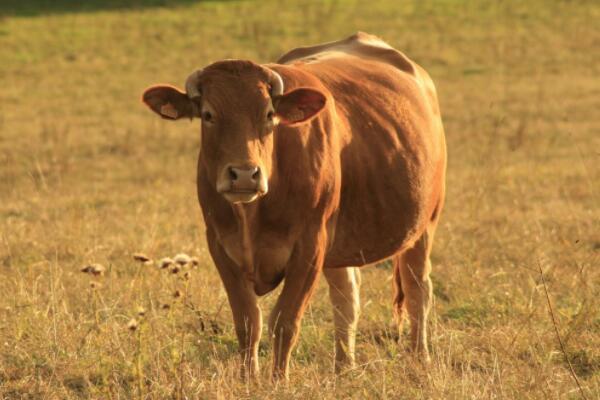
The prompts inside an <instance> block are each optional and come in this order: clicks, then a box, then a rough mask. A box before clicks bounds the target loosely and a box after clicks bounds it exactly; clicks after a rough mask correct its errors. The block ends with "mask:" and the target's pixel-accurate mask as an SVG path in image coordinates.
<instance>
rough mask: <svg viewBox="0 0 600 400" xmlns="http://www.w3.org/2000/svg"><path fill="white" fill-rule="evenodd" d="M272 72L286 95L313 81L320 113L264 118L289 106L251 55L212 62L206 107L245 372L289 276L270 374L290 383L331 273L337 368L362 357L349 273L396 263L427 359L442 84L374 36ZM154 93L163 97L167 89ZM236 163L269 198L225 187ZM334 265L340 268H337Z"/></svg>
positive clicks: (402, 297)
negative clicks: (297, 350) (261, 178)
mask: <svg viewBox="0 0 600 400" xmlns="http://www.w3.org/2000/svg"><path fill="white" fill-rule="evenodd" d="M266 67H268V68H270V69H272V70H274V71H276V72H277V73H278V74H279V75H280V76H281V77H282V79H283V82H284V87H285V91H286V93H290V92H292V91H294V90H295V89H299V88H308V89H310V92H306V93H308V94H307V95H306V96H304V95H303V94H302V92H297V93H300V95H299V96H300V97H302V99H304V100H303V101H305V102H307V103H310V104H309V107H308V108H306V110H308V111H307V112H308V113H309V115H308V116H309V117H307V118H306V119H302V120H301V121H300V120H298V122H297V123H293V121H291V119H290V121H286V120H285V118H284V116H283V115H282V116H281V120H282V121H283V122H285V123H283V122H282V123H280V124H276V123H275V124H273V126H271V125H269V124H268V123H263V122H260V121H262V119H261V118H263V116H262V115H263V114H264V113H265V112H266V111H265V110H268V109H269V107H271V106H274V107H275V111H276V113H278V114H282V113H283V112H282V111H281V110H282V109H283V107H278V99H273V101H272V102H271V99H270V98H269V93H268V90H269V88H268V86H267V85H266V84H265V77H264V75H263V74H262V73H261V69H260V68H259V66H257V65H256V64H253V63H249V62H247V61H236V60H231V61H223V62H219V63H216V64H213V65H212V66H209V67H208V68H207V69H206V70H205V72H206V73H205V74H203V80H202V85H201V86H202V90H203V93H202V98H203V100H202V103H201V104H199V107H201V108H202V109H205V108H206V107H211V110H213V111H214V112H215V113H216V114H217V119H219V118H220V120H221V121H222V123H221V125H220V128H219V129H218V132H217V129H216V128H214V127H213V126H212V125H211V124H210V123H208V122H206V121H203V135H202V147H201V154H200V157H199V162H198V198H199V200H200V205H201V207H202V211H203V215H204V219H205V222H206V229H207V239H208V243H209V248H210V252H211V255H212V257H213V259H214V261H215V265H216V266H217V269H218V270H219V273H220V276H221V278H222V280H223V283H224V286H225V289H226V291H227V294H228V297H229V302H230V305H231V308H232V311H233V315H234V322H235V327H236V332H237V335H238V339H239V343H240V351H241V354H242V358H243V366H244V371H245V372H246V373H249V374H255V373H256V372H257V371H258V342H259V339H260V335H261V328H262V315H261V310H260V308H259V307H258V304H257V297H258V296H260V295H263V294H265V293H267V292H269V291H271V290H273V289H274V288H275V287H276V286H277V285H278V284H279V283H280V282H281V281H282V280H284V287H283V290H282V292H281V295H280V296H279V299H278V301H277V304H276V305H275V308H274V310H273V311H272V313H271V317H270V318H269V330H270V332H271V334H272V335H273V337H274V363H273V375H274V376H275V377H287V375H288V364H289V358H290V354H291V351H292V348H293V346H294V344H295V343H296V340H297V338H298V333H299V326H300V320H301V318H302V315H303V313H304V310H305V308H306V306H307V304H308V301H309V299H310V296H311V294H312V292H313V291H314V289H315V286H316V283H317V280H318V278H319V276H320V274H321V272H323V270H325V274H326V276H327V280H328V282H329V284H330V295H331V299H332V302H333V303H334V307H335V312H336V318H335V323H336V349H337V350H336V368H338V369H339V367H340V366H343V365H344V364H350V365H351V364H352V363H353V359H354V334H355V329H356V320H357V318H358V307H359V300H358V287H359V284H360V274H359V271H358V269H355V268H347V267H349V266H363V265H366V264H370V263H373V262H377V261H379V260H383V259H386V258H389V257H393V259H394V268H395V271H394V280H393V282H394V292H395V294H394V304H395V311H396V314H397V316H398V323H399V326H400V324H401V321H402V318H403V315H404V312H405V310H406V311H407V312H408V317H409V320H410V321H411V344H412V348H413V349H414V350H416V351H417V352H418V353H419V354H421V355H422V358H423V359H425V360H427V359H428V351H427V335H426V318H427V313H428V310H429V307H430V301H431V281H430V279H429V272H430V269H431V263H430V260H429V254H430V251H431V245H432V241H433V236H434V233H435V229H436V226H437V223H438V220H439V216H440V212H441V209H442V206H443V201H444V181H445V170H446V146H445V140H444V132H443V127H442V122H441V117H440V111H439V107H438V102H437V97H436V92H435V88H434V86H433V83H432V81H431V79H430V78H429V76H428V75H427V73H426V72H425V71H424V70H423V69H422V68H420V67H419V66H418V65H416V64H415V63H414V62H412V61H411V60H409V59H408V58H407V57H406V56H404V55H403V54H402V53H400V52H398V51H396V50H394V49H392V48H391V47H390V46H389V45H387V44H385V43H384V42H382V41H381V40H380V39H378V38H376V37H374V36H371V35H367V34H364V33H358V34H356V35H353V36H351V37H349V38H347V39H345V40H342V41H339V42H333V43H328V44H325V45H319V46H315V47H309V48H302V49H297V50H293V51H291V52H289V53H287V54H286V55H285V56H283V57H282V58H281V59H280V60H279V63H277V64H268V65H267V66H266ZM234 75H235V77H234V78H232V76H234ZM150 90H152V92H151V93H153V96H154V94H155V93H156V90H159V91H160V88H159V89H156V88H151V89H150ZM315 93H317V94H318V93H320V94H322V96H323V98H322V100H320V99H315V96H316V95H315ZM173 96H175V97H176V94H173V93H172V92H170V94H169V95H168V96H166V97H169V98H173ZM285 96H286V94H284V96H283V97H282V99H283V100H282V101H284V100H285V99H286V97H285ZM296 97H298V96H296ZM288 98H291V97H288ZM179 100H181V101H182V102H183V103H185V102H186V101H188V100H186V99H183V98H181V99H179ZM179 100H177V101H179ZM325 100H326V101H325ZM152 101H153V103H150V102H149V101H146V102H147V103H148V104H149V106H150V107H151V108H152V109H153V110H155V111H157V110H159V107H158V106H157V104H158V105H160V100H158V102H155V100H154V97H153V99H152ZM207 103H209V104H208V105H207ZM288 103H289V104H292V108H293V107H294V106H295V105H297V104H298V103H297V99H294V101H293V102H291V100H290V101H289V102H288ZM176 107H177V106H176ZM189 108H190V106H189V105H185V104H184V105H182V106H181V110H182V112H181V114H182V115H180V116H191V115H185V114H186V111H185V110H186V109H189ZM192 108H193V107H192ZM321 108H322V109H321ZM319 110H320V112H319ZM157 112H159V111H157ZM313 112H314V115H313ZM159 113H160V112H159ZM291 122H292V123H291ZM265 124H266V125H265ZM232 163H234V164H235V165H258V166H260V167H261V171H263V173H264V174H265V176H266V178H265V179H268V192H266V194H264V195H262V196H261V197H259V198H258V199H256V200H253V201H251V202H247V203H239V202H230V201H228V200H227V199H226V198H225V197H224V196H223V195H222V194H221V193H219V192H218V191H217V190H216V186H215V182H216V180H218V179H220V178H219V176H221V175H219V174H221V172H220V171H222V170H223V168H225V166H226V165H230V164H232ZM333 268H336V269H337V268H340V270H339V271H342V272H340V273H334V272H327V271H334V270H332V269H333Z"/></svg>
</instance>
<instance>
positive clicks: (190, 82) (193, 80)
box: [185, 69, 202, 99]
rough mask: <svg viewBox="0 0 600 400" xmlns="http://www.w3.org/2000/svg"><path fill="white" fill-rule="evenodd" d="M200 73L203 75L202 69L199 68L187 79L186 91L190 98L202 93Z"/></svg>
mask: <svg viewBox="0 0 600 400" xmlns="http://www.w3.org/2000/svg"><path fill="white" fill-rule="evenodd" d="M200 75H202V70H201V69H199V70H197V71H196V72H193V73H192V74H191V75H190V76H188V78H187V80H186V81H185V91H186V93H187V95H188V97H189V98H190V99H195V98H197V97H200V96H201V95H202V94H201V93H200V91H199V90H198V83H199V80H200Z"/></svg>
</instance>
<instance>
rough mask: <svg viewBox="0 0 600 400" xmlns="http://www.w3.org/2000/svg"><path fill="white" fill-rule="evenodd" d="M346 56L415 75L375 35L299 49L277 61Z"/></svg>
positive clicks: (407, 63)
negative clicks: (383, 63)
mask: <svg viewBox="0 0 600 400" xmlns="http://www.w3.org/2000/svg"><path fill="white" fill-rule="evenodd" d="M346 54H350V55H353V56H358V57H361V58H367V59H375V60H378V61H382V62H385V63H387V64H390V65H393V66H394V67H396V68H398V69H400V70H402V71H404V72H406V73H409V74H412V75H414V74H415V67H414V64H413V63H412V62H411V61H410V59H409V58H408V57H407V56H406V55H404V54H403V53H402V52H400V51H398V50H396V49H394V48H393V47H392V46H390V45H389V44H387V43H386V42H384V41H383V40H381V39H380V38H378V37H377V36H375V35H371V34H368V33H365V32H357V33H355V34H354V35H352V36H350V37H348V38H346V39H342V40H338V41H335V42H329V43H323V44H319V45H315V46H307V47H298V48H297V49H293V50H290V51H289V52H287V53H285V54H284V55H283V56H281V57H280V58H279V60H277V62H278V63H279V64H296V63H316V62H319V61H322V60H326V59H329V58H335V57H343V56H344V55H346Z"/></svg>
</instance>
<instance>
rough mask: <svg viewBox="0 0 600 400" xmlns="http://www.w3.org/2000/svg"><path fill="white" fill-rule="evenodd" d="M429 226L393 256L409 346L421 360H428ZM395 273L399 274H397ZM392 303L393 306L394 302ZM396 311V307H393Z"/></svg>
mask: <svg viewBox="0 0 600 400" xmlns="http://www.w3.org/2000/svg"><path fill="white" fill-rule="evenodd" d="M434 229H435V227H434V226H432V227H430V228H429V229H427V231H426V232H425V233H423V235H422V236H421V237H420V238H419V240H417V242H416V243H415V245H414V246H413V247H412V248H410V249H408V250H406V251H405V252H404V253H403V254H401V255H399V256H396V261H397V262H396V266H395V267H396V268H398V271H396V272H395V275H397V276H399V278H400V286H401V289H402V292H403V299H402V301H401V302H402V303H403V304H401V305H400V316H401V315H402V305H404V307H406V311H407V312H408V317H409V320H410V339H411V348H412V350H414V351H415V352H417V353H418V354H419V355H420V356H421V357H422V359H423V360H424V361H429V351H428V349H427V315H428V314H429V309H430V307H431V300H432V285H431V279H430V278H429V273H430V272H431V261H430V259H429V253H430V251H431V243H432V241H433V232H434ZM398 273H399V274H398ZM397 304H398V303H396V304H395V305H397ZM397 311H398V310H397Z"/></svg>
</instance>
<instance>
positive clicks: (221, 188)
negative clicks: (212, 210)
mask: <svg viewBox="0 0 600 400" xmlns="http://www.w3.org/2000/svg"><path fill="white" fill-rule="evenodd" d="M267 190H268V184H267V179H266V177H265V176H264V174H263V172H262V170H261V168H260V167H258V166H255V165H253V166H248V165H245V166H233V165H230V166H227V167H226V168H225V171H224V172H223V174H222V175H221V177H220V179H219V182H217V191H218V192H219V193H221V194H222V195H223V196H224V197H225V198H226V199H227V200H228V201H230V202H232V203H249V202H251V201H254V200H256V199H257V198H258V197H260V196H262V195H264V194H266V193H267Z"/></svg>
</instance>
